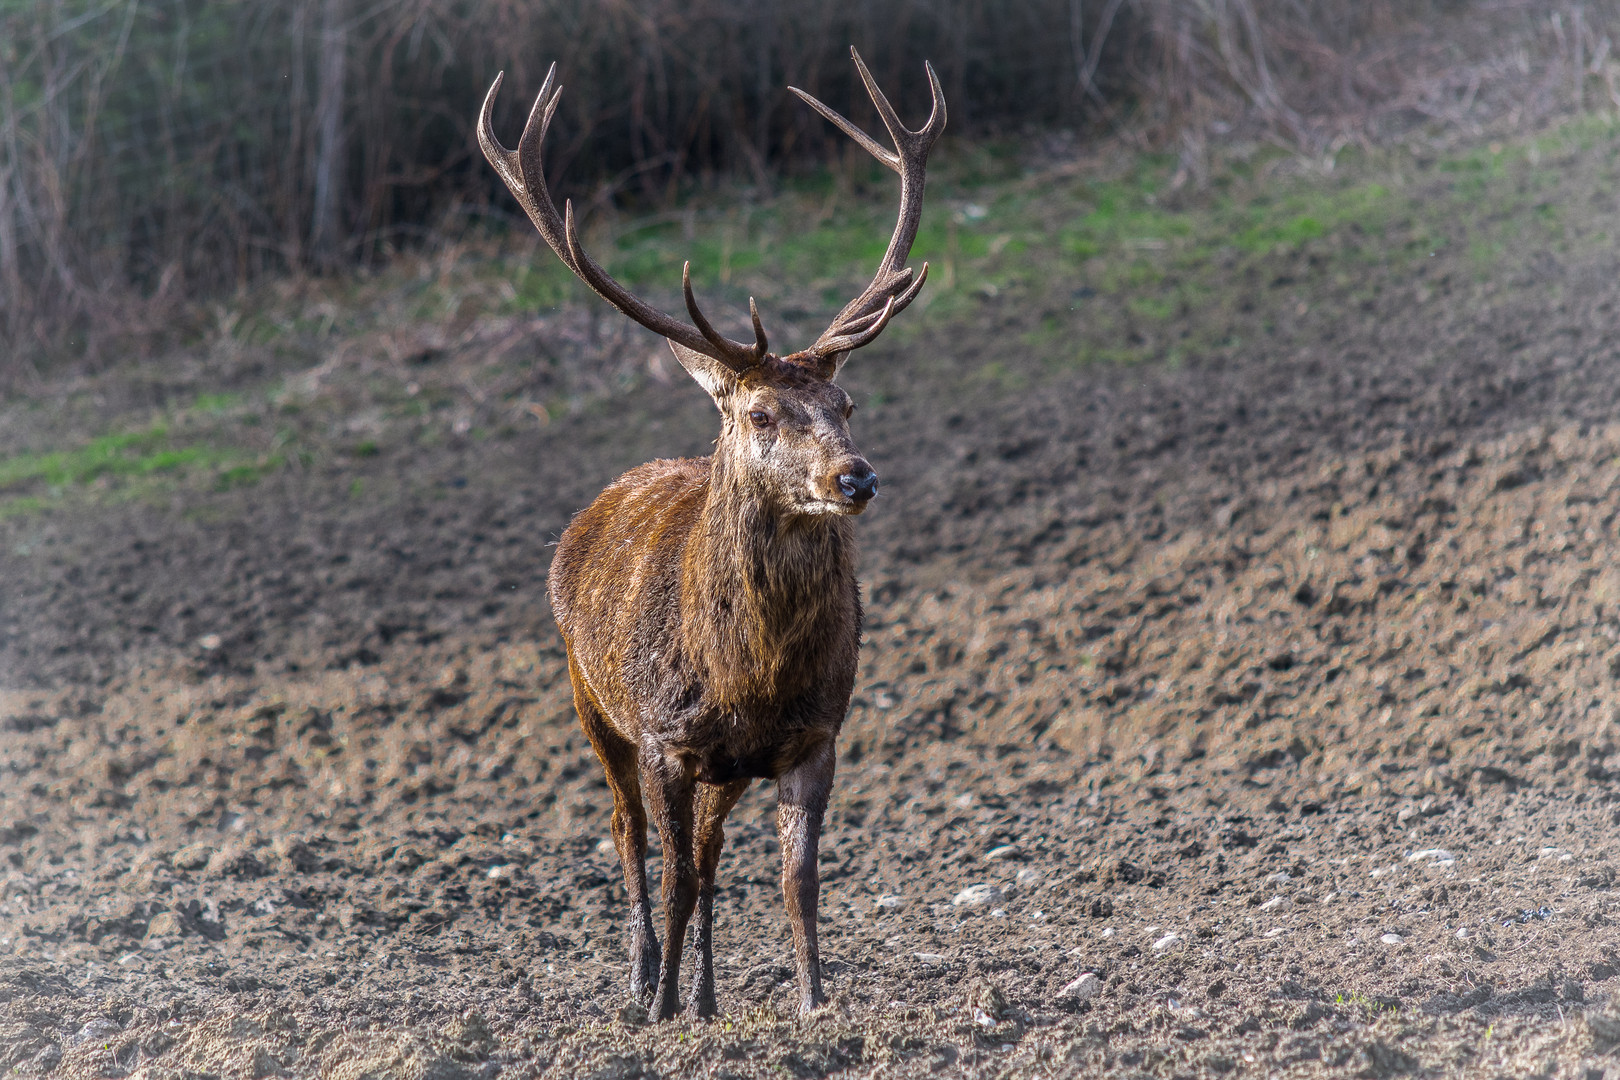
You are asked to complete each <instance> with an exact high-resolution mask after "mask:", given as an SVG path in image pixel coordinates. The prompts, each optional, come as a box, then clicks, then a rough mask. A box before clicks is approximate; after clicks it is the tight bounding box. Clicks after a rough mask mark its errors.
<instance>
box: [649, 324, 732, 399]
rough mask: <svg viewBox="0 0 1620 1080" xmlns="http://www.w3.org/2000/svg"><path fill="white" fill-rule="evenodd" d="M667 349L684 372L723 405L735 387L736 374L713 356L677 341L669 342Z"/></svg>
mask: <svg viewBox="0 0 1620 1080" xmlns="http://www.w3.org/2000/svg"><path fill="white" fill-rule="evenodd" d="M665 340H668V339H667V338H666V339H665ZM669 351H670V352H672V353H674V354H675V359H676V360H678V361H680V364H681V367H683V368H685V369H686V373H687V374H688V375H690V376H692V378H694V379H696V380H697V381H698V385H699V386H701V387H703V389H705V390H707V391H708V392H709V396H710V397H712V398H713V399H714V403H715V404H716V405H719V406H722V407H723V406H724V403H725V400H726V399H727V398H728V397H730V396H731V395H732V392H733V391H735V390H736V389H737V376H736V375H734V374H732V372H731V369H730V368H728V367H726V365H724V364H722V363H721V362H720V361H718V360H716V359H714V358H713V357H711V356H704V355H703V354H702V353H700V352H698V351H696V350H695V349H688V348H687V347H686V346H685V345H682V344H681V343H680V342H678V341H671V342H670V343H669Z"/></svg>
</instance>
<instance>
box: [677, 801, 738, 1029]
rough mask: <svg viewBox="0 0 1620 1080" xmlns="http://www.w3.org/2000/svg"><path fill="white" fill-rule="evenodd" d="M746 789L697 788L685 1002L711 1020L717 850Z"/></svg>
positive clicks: (690, 1009)
mask: <svg viewBox="0 0 1620 1080" xmlns="http://www.w3.org/2000/svg"><path fill="white" fill-rule="evenodd" d="M747 790H748V781H747V780H736V781H733V782H732V783H729V784H720V785H714V784H700V785H698V798H697V835H696V838H695V840H694V847H695V848H696V850H697V856H698V901H697V922H696V924H694V925H693V927H692V947H693V948H694V949H696V950H697V960H696V964H695V968H696V969H695V970H694V971H693V972H692V991H691V993H690V994H688V995H687V999H686V1010H687V1012H689V1013H691V1014H692V1015H693V1016H698V1017H710V1016H713V1015H715V1014H716V1013H717V1012H719V1011H720V1010H719V1008H718V1006H717V1005H716V1003H715V1000H714V875H715V871H716V870H717V869H719V866H720V851H721V849H722V848H723V847H725V843H726V831H725V828H724V824H725V820H726V815H727V814H729V813H731V808H732V807H733V806H736V805H737V800H738V799H740V798H742V793H743V792H745V791H747Z"/></svg>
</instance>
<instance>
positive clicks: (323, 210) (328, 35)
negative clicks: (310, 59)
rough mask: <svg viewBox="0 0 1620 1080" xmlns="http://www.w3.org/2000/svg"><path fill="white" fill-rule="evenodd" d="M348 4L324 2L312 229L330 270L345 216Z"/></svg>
mask: <svg viewBox="0 0 1620 1080" xmlns="http://www.w3.org/2000/svg"><path fill="white" fill-rule="evenodd" d="M345 7H346V5H345V3H344V0H325V3H324V5H323V6H322V10H321V59H320V93H319V96H318V97H317V98H316V104H315V113H316V124H317V132H318V135H317V138H318V143H317V146H316V151H315V207H314V212H313V214H312V215H311V220H310V230H309V246H310V252H311V254H312V255H313V257H314V260H315V265H316V266H317V267H318V268H320V269H321V270H330V269H332V267H333V266H334V265H335V264H336V262H337V249H338V243H339V240H340V239H341V237H340V236H339V229H340V216H341V215H340V211H341V205H340V203H341V199H342V191H341V186H342V183H343V159H344V156H345V154H344V150H345V147H344V139H343V79H344V68H345V66H346V64H347V61H348V55H349V49H348V40H347V27H346V26H345V24H344V16H345V14H346V11H345Z"/></svg>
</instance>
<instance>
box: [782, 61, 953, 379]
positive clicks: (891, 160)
mask: <svg viewBox="0 0 1620 1080" xmlns="http://www.w3.org/2000/svg"><path fill="white" fill-rule="evenodd" d="M849 55H850V56H852V57H854V59H855V67H856V68H857V69H858V70H859V71H860V73H861V81H862V82H864V83H865V84H866V92H867V93H868V94H869V95H871V98H872V104H873V105H875V106H876V107H877V111H878V116H880V117H882V118H883V126H884V127H886V128H888V129H889V136H890V137H891V138H893V139H894V145H895V150H896V151H897V152H890V151H889V150H886V149H884V147H883V145H882V144H881V143H879V142H878V141H877V140H876V139H874V138H872V137H871V136H870V135H868V134H867V133H866V132H864V131H862V130H861V129H860V128H858V127H856V126H855V125H854V124H852V123H850V122H849V121H848V120H846V119H844V118H843V117H842V116H840V115H838V113H836V112H834V111H833V110H832V109H829V108H828V107H827V106H825V105H823V104H822V103H821V102H819V101H817V100H816V99H815V98H813V97H811V96H810V95H809V94H807V93H805V92H804V91H803V90H800V89H798V88H797V87H793V86H790V87H788V89H789V90H792V91H793V92H794V93H795V94H797V95H799V97H800V98H801V99H803V100H804V102H805V104H807V105H809V106H810V107H811V108H812V109H814V110H816V112H818V113H820V114H821V115H822V116H824V117H826V118H827V119H828V120H830V121H832V122H833V123H834V124H835V125H837V127H838V129H839V130H840V131H842V132H843V133H844V134H845V135H848V136H849V137H850V138H852V139H854V140H855V141H856V142H857V143H860V144H861V146H863V147H864V148H865V149H866V151H867V153H869V154H871V155H872V156H873V157H875V158H877V159H878V160H879V161H881V162H883V164H885V165H887V166H888V167H889V168H891V169H893V170H894V171H895V172H897V173H899V174H900V215H899V220H898V221H897V222H896V224H895V227H894V237H893V239H891V240H890V241H889V250H888V251H886V252H884V254H883V261H882V262H880V263H878V269H877V275H876V276H875V277H873V278H872V283H871V284H870V285H868V286H867V287H866V290H865V291H864V292H862V293H861V294H860V295H859V296H857V297H856V298H855V299H853V300H851V301H850V302H849V303H848V304H847V305H846V306H845V307H844V310H843V311H840V312H839V313H838V317H837V318H836V319H834V320H833V321H832V325H831V326H829V327H827V329H826V330H825V331H823V332H822V335H821V336H820V337H819V338H817V339H816V343H815V344H814V345H812V346H810V348H809V349H807V350H806V351H807V352H808V353H810V354H811V355H813V356H815V357H817V358H819V359H821V360H823V361H830V362H831V363H832V364H833V367H834V369H835V370H836V368H837V367H838V366H839V365H841V364H842V363H843V359H841V358H840V354H848V353H850V352H852V351H854V350H855V349H858V348H860V347H861V346H862V345H866V344H868V343H870V342H871V341H872V340H873V339H874V338H876V337H877V336H878V335H879V334H881V333H882V332H883V328H884V327H885V326H887V325H888V324H889V319H890V318H891V317H893V316H894V315H896V314H898V313H899V312H901V311H903V310H905V307H906V305H907V304H909V303H911V302H912V301H913V300H915V299H916V298H917V294H918V293H919V292H920V291H922V287H923V282H924V281H927V280H928V264H927V263H923V267H922V273H920V274H917V275H916V280H915V281H913V280H912V272H911V269H910V267H908V266H906V265H905V262H906V257H907V256H908V255H910V254H911V244H912V241H914V240H915V239H916V238H917V226H918V224H919V223H920V222H921V220H922V197H923V179H924V170H925V167H926V166H927V163H928V151H929V150H931V149H932V148H933V146H934V141H935V140H936V139H938V138H939V134H940V132H942V131H944V130H945V95H944V93H943V92H942V91H941V90H940V88H939V76H937V75H935V74H934V68H933V65H931V64H924V65H923V66H924V67H925V68H926V69H927V71H928V86H929V89H930V90H931V91H932V93H933V98H934V108H933V111H932V112H930V113H929V114H928V123H926V124H924V125H923V126H922V129H921V130H919V131H911V130H910V129H908V128H907V127H906V126H905V125H904V124H902V123H900V117H899V116H898V115H896V113H895V111H894V107H893V106H892V105H890V104H889V99H888V98H886V97H884V96H883V91H881V90H879V89H878V86H877V83H876V82H874V81H873V80H872V73H871V72H870V71H868V70H866V64H865V63H864V62H862V60H861V54H860V53H858V52H856V51H855V49H854V48H853V47H852V48H851V49H850V50H849Z"/></svg>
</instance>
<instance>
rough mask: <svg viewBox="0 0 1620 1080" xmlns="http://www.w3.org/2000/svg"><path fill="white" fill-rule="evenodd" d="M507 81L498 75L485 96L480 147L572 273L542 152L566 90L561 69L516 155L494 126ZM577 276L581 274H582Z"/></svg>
mask: <svg viewBox="0 0 1620 1080" xmlns="http://www.w3.org/2000/svg"><path fill="white" fill-rule="evenodd" d="M505 80H506V72H504V71H503V72H501V73H499V74H498V75H496V76H495V81H494V83H492V84H491V85H490V88H489V93H487V94H485V95H484V107H483V108H482V109H481V110H480V111H479V113H478V146H479V148H480V149H482V150H483V151H484V157H486V158H488V159H489V163H490V164H491V165H493V166H495V171H496V172H498V173H500V174H501V180H502V181H503V182H505V184H506V187H507V190H509V191H510V192H511V193H512V195H513V197H515V198H516V199H517V201H518V203H519V204H520V205H521V206H522V207H523V210H524V212H525V213H527V214H528V215H529V220H530V221H532V222H534V227H535V228H536V229H537V230H539V232H540V235H541V236H542V237H544V238H545V241H546V244H547V245H548V246H549V247H550V248H551V250H552V251H554V252H556V253H557V257H558V258H560V259H561V260H562V261H563V262H564V263H565V264H567V266H568V268H569V269H570V270H574V264H573V261H572V260H571V259H570V258H569V256H568V244H567V242H566V241H565V240H564V239H563V222H562V218H560V217H559V216H558V215H557V205H556V204H555V203H554V202H552V201H551V193H550V192H549V191H548V190H546V171H545V167H544V161H543V158H542V155H541V152H540V147H541V144H542V143H543V142H544V141H545V138H546V131H547V130H548V129H549V128H550V127H551V117H552V115H553V114H554V113H555V112H556V111H557V101H558V99H559V98H561V97H562V87H560V86H556V85H555V83H556V81H557V65H556V64H552V65H551V68H550V70H548V71H547V72H546V81H545V82H544V83H542V84H541V85H540V93H538V94H537V95H535V99H534V107H533V108H531V109H530V110H529V118H528V120H527V121H526V122H525V123H524V125H523V134H522V135H521V136H520V137H519V138H518V148H517V149H516V150H515V151H514V150H508V149H507V148H506V147H504V146H502V145H501V141H500V140H499V139H497V138H496V137H495V129H494V127H493V125H492V124H491V122H490V118H491V116H492V115H493V114H494V112H495V95H496V94H498V93H500V90H501V83H502V82H504V81H505ZM574 272H575V273H576V274H577V273H578V272H579V271H578V270H574Z"/></svg>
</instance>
